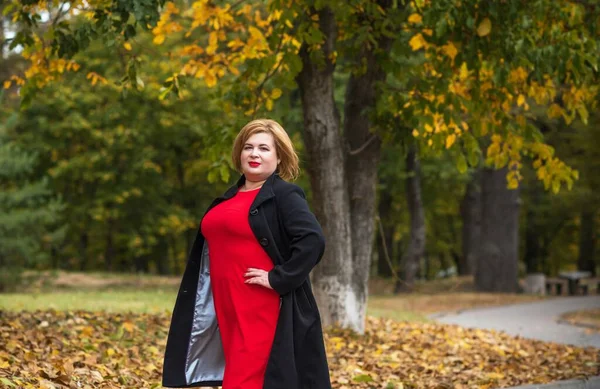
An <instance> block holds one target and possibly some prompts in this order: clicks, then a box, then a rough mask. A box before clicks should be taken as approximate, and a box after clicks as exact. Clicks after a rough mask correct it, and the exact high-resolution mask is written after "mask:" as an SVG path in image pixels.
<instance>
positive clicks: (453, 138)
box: [446, 134, 456, 149]
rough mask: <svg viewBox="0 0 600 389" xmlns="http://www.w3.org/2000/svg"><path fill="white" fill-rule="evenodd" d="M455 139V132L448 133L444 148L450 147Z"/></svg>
mask: <svg viewBox="0 0 600 389" xmlns="http://www.w3.org/2000/svg"><path fill="white" fill-rule="evenodd" d="M455 141H456V135H455V134H450V135H448V137H447V138H446V148H447V149H449V148H450V147H452V145H453V144H454V142H455Z"/></svg>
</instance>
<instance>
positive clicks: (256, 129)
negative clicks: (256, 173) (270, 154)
mask: <svg viewBox="0 0 600 389" xmlns="http://www.w3.org/2000/svg"><path fill="white" fill-rule="evenodd" d="M261 132H266V133H267V134H271V135H273V140H274V141H275V150H276V152H277V158H279V160H280V161H281V162H280V163H279V164H278V165H277V171H278V173H279V176H281V178H283V179H284V180H295V179H296V178H297V177H298V174H299V173H300V167H299V166H298V155H297V154H296V151H295V150H294V144H293V143H292V140H291V139H290V137H289V135H288V134H287V132H285V130H284V129H283V127H281V125H280V124H279V123H277V122H276V121H275V120H271V119H256V120H252V121H251V122H250V123H248V124H246V125H245V126H244V127H243V128H242V129H241V130H240V132H239V133H238V134H237V136H236V138H235V141H234V142H233V150H232V151H231V159H232V161H233V166H234V167H235V168H236V170H237V171H238V172H240V173H241V172H242V161H241V155H242V149H243V148H244V145H245V144H246V141H247V140H248V139H249V138H250V137H251V136H252V135H254V134H258V133H261Z"/></svg>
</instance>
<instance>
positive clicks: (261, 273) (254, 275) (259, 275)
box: [244, 267, 273, 289]
mask: <svg viewBox="0 0 600 389" xmlns="http://www.w3.org/2000/svg"><path fill="white" fill-rule="evenodd" d="M244 277H246V281H244V283H245V284H255V285H260V286H263V287H265V288H267V289H273V288H272V287H271V284H270V283H269V272H268V271H265V270H262V269H255V268H253V267H249V268H248V270H246V274H244Z"/></svg>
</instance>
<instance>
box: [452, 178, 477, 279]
mask: <svg viewBox="0 0 600 389" xmlns="http://www.w3.org/2000/svg"><path fill="white" fill-rule="evenodd" d="M460 214H461V217H462V222H463V224H462V257H459V258H458V261H457V266H458V274H460V275H471V274H475V267H476V264H477V261H476V258H477V246H478V244H479V237H480V234H481V171H480V170H476V171H475V172H474V173H473V176H472V177H471V181H469V183H468V184H467V189H466V191H465V196H464V197H463V200H462V202H461V204H460Z"/></svg>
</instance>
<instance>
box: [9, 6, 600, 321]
mask: <svg viewBox="0 0 600 389" xmlns="http://www.w3.org/2000/svg"><path fill="white" fill-rule="evenodd" d="M62 5H63V3H61V2H56V1H55V2H37V1H30V2H27V3H21V2H18V1H16V0H15V1H14V2H13V3H12V5H11V8H10V10H9V11H8V12H9V13H11V14H13V15H14V19H15V20H16V21H20V22H21V24H22V25H23V26H25V27H24V29H23V30H22V31H20V33H19V35H17V39H15V41H14V42H15V43H16V44H23V45H25V46H27V48H26V50H25V52H24V55H25V56H26V57H27V58H29V59H30V60H31V63H32V66H31V67H30V68H29V70H28V71H27V73H26V74H25V76H26V77H27V78H28V80H29V82H28V83H27V86H26V87H25V88H24V95H25V97H27V96H31V95H32V91H33V90H34V89H35V88H36V87H37V86H39V85H40V84H43V83H45V82H48V81H49V80H51V79H53V78H57V77H58V76H59V75H60V73H61V72H63V71H65V69H67V68H69V64H70V62H69V61H70V59H69V58H70V56H71V55H73V54H74V53H76V52H77V51H79V50H81V49H82V48H84V47H86V46H87V45H88V44H89V41H90V40H92V39H94V38H98V37H99V38H101V39H102V40H103V41H104V42H106V44H111V45H120V44H122V42H123V41H127V42H130V44H132V45H133V46H135V44H136V42H135V34H136V32H137V30H138V29H147V28H151V29H152V32H153V34H154V35H155V38H154V43H155V44H156V45H162V44H165V42H169V41H172V40H174V41H177V42H180V45H179V47H178V48H177V49H174V50H173V51H172V52H171V53H169V54H168V56H169V58H170V59H171V60H172V62H173V63H175V64H178V70H177V71H175V72H174V73H173V75H172V76H170V77H168V78H166V79H165V86H164V93H165V95H166V94H168V93H171V92H173V93H174V94H176V95H177V94H181V93H182V91H183V90H184V89H185V87H184V86H183V81H185V80H186V79H188V78H200V79H202V80H204V82H205V84H206V85H207V86H209V87H212V86H216V85H219V88H222V89H221V90H223V91H227V92H226V93H227V94H226V95H227V99H228V101H229V102H230V105H229V108H230V109H239V112H244V113H245V114H246V115H247V116H248V118H250V117H252V116H256V115H259V114H260V115H264V114H266V113H268V112H269V110H270V109H271V108H272V106H273V104H274V100H276V99H277V98H278V97H279V96H281V92H282V89H288V90H289V89H295V88H298V90H299V92H300V96H301V100H302V106H303V117H304V131H303V135H304V144H305V150H306V155H307V157H308V161H309V166H308V171H309V173H310V180H311V188H312V192H313V205H314V209H315V211H316V213H317V216H318V218H319V220H320V221H321V223H322V224H323V227H324V230H325V233H326V235H327V239H328V246H327V251H326V257H325V259H324V260H323V261H322V263H321V265H320V266H319V267H318V268H317V269H316V270H315V272H314V275H313V276H314V278H313V280H314V290H315V295H316V296H317V299H318V300H319V304H320V307H321V309H322V311H323V319H324V321H325V323H326V324H331V323H334V322H337V323H339V324H341V325H342V326H345V327H351V328H354V329H356V330H358V331H363V330H364V317H365V316H364V315H365V308H366V299H367V281H368V271H367V269H368V268H369V263H370V259H371V251H372V241H373V231H374V229H373V222H374V213H375V183H376V179H377V165H378V161H379V159H380V152H381V144H382V142H388V141H390V142H391V141H394V140H397V139H404V140H410V142H414V143H415V147H417V148H418V149H419V152H420V153H436V152H440V151H441V150H444V149H447V150H448V151H447V152H449V153H450V154H451V155H452V156H453V157H454V159H455V161H456V164H457V167H458V169H459V170H460V171H465V170H466V169H467V168H468V166H469V165H472V166H475V165H478V164H479V161H480V160H481V159H483V160H484V161H485V164H486V166H489V167H493V168H494V169H500V168H504V169H505V170H504V173H501V174H498V173H494V174H495V175H494V178H493V182H492V181H490V187H498V185H504V182H505V181H504V180H507V182H508V189H515V188H517V186H518V183H519V180H520V179H521V173H520V171H521V168H522V163H523V162H522V161H523V160H522V158H523V155H530V156H531V157H532V160H533V161H534V162H533V163H534V167H535V169H536V170H537V175H538V177H539V179H540V180H542V181H543V182H544V185H545V186H546V188H547V189H552V190H554V191H558V190H559V189H560V188H561V186H563V185H565V186H568V187H570V186H571V185H572V184H573V181H574V180H575V179H576V176H577V173H576V171H574V170H573V169H571V168H570V167H568V166H567V165H565V164H564V163H563V162H561V161H560V160H559V159H557V158H556V156H555V155H554V150H553V148H552V147H550V146H548V145H547V144H545V143H544V138H543V135H542V134H541V133H540V132H539V131H538V130H537V129H536V128H535V126H533V125H532V124H531V123H530V122H529V120H528V116H529V112H530V109H531V107H532V106H541V107H545V108H544V110H545V111H546V114H547V115H548V116H550V117H564V118H565V120H568V121H571V120H573V119H574V118H575V117H576V116H579V117H580V118H581V119H582V120H584V121H585V120H587V116H588V111H589V107H590V106H591V105H592V104H593V97H594V95H595V94H596V87H595V86H594V85H595V84H594V78H595V77H596V69H597V58H596V56H594V55H593V54H592V53H595V52H597V47H598V42H597V27H598V26H597V20H598V19H597V18H598V13H599V10H598V7H597V6H596V5H595V4H594V3H592V2H586V1H581V0H579V1H566V0H560V1H552V2H550V1H546V0H533V1H528V2H502V1H490V2H480V1H476V0H467V1H460V2H459V1H457V0H440V1H426V0H415V1H411V2H394V1H387V0H380V1H373V0H368V1H367V0H356V1H330V2H323V1H320V0H319V1H311V0H308V1H299V2H298V1H284V0H271V1H268V2H228V1H223V2H210V1H207V0H198V1H194V2H191V3H188V2H164V1H162V0H152V1H141V0H134V1H131V2H122V1H116V0H115V1H112V0H96V1H90V2H80V1H73V2H69V3H68V9H67V8H65V7H63V6H62ZM45 7H51V8H52V10H51V12H50V16H51V17H50V18H49V19H48V20H50V21H51V24H50V25H47V26H46V28H45V29H46V30H47V31H46V33H45V34H44V35H42V34H39V33H36V29H35V26H36V23H37V21H36V15H39V14H40V12H41V11H42V10H44V9H45ZM76 10H77V12H78V13H79V14H82V15H83V16H84V19H83V21H82V22H81V24H79V25H74V24H72V23H69V21H70V20H72V19H73V18H72V17H71V19H67V18H66V15H68V14H71V15H72V16H74V15H75V14H76V12H75V11H76ZM47 24H48V23H47ZM135 61H136V58H135V57H132V58H131V59H130V66H128V72H127V73H126V74H125V77H124V78H123V79H122V80H121V81H122V85H125V86H128V85H129V86H130V87H137V86H139V85H138V84H139V83H140V82H139V81H138V78H137V75H136V69H137V67H136V66H135V65H136V63H137V62H135ZM336 74H343V75H344V77H342V80H343V82H345V83H346V95H345V97H344V99H343V101H341V102H340V103H339V104H338V103H337V102H336V100H335V96H334V86H335V84H336V83H338V82H341V80H340V79H339V78H336ZM340 111H341V112H340ZM398 122H400V123H401V126H398V125H397V123H398ZM482 154H483V155H484V157H485V158H482ZM496 176H498V177H500V178H496ZM501 181H502V184H501ZM513 220H514V218H513ZM493 227H494V228H497V227H500V226H493ZM506 228H508V229H510V228H514V226H513V225H512V224H510V225H509V224H507V225H506V226H505V229H504V230H503V231H502V233H500V234H499V235H494V234H488V235H487V236H488V237H489V240H488V242H487V243H489V245H491V246H489V247H492V246H494V245H497V244H502V243H501V242H500V241H502V239H504V238H505V237H508V238H510V234H509V232H508V231H506ZM415 236H416V235H415ZM495 240H498V242H496V241H495ZM490 260H491V261H493V262H489V263H488V265H489V266H488V268H489V269H493V268H497V267H498V266H503V262H506V261H508V262H509V267H511V266H513V262H514V261H516V258H515V257H514V256H513V255H508V256H507V255H498V256H494V258H492V259H490ZM488 276H489V274H488V275H486V277H488ZM515 277H516V274H514V272H509V273H507V274H506V275H505V276H504V277H503V278H504V279H503V280H501V282H500V284H501V285H507V286H506V288H508V289H512V288H513V285H514V283H515ZM503 288H504V286H502V287H499V288H496V289H500V290H501V289H503Z"/></svg>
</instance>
